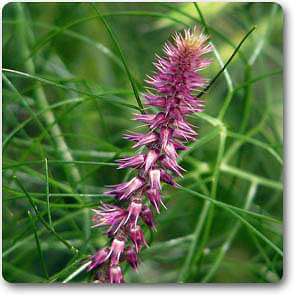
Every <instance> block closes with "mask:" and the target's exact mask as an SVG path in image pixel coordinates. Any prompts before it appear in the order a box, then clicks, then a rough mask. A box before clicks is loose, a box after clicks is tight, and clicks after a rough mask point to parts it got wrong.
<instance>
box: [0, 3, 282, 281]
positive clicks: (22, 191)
mask: <svg viewBox="0 0 300 300" xmlns="http://www.w3.org/2000/svg"><path fill="white" fill-rule="evenodd" d="M96 6H97V7H98V9H99V10H100V11H101V13H102V14H103V16H104V17H105V20H106V21H107V22H108V24H109V26H111V29H112V31H113V32H114V33H115V36H116V37H117V41H118V43H119V46H120V48H121V50H122V52H123V54H124V57H125V61H126V64H127V65H128V68H129V70H130V74H131V75H132V77H133V78H134V82H135V85H136V86H137V89H138V91H139V93H140V96H141V97H142V92H143V89H144V87H143V86H144V79H145V76H146V74H151V72H152V71H153V65H152V61H153V60H154V58H155V54H156V53H157V54H161V53H162V46H163V44H164V43H165V41H166V40H168V39H170V38H171V36H172V34H173V33H174V32H176V31H181V30H183V29H185V28H188V27H193V26H199V27H202V28H203V29H204V28H205V27H204V24H203V19H201V17H200V16H199V12H200V14H202V16H203V17H204V20H205V23H206V24H207V31H208V32H209V35H210V39H211V42H212V43H213V44H214V46H215V49H216V51H215V52H214V53H212V54H211V55H210V57H211V59H212V60H213V62H214V63H213V64H212V66H211V67H210V68H209V69H208V70H207V71H205V75H206V76H207V78H209V79H211V78H213V76H214V75H215V74H216V73H217V72H218V71H219V70H220V69H221V67H222V64H224V62H226V60H227V59H228V58H229V56H230V55H231V53H232V52H233V51H234V49H235V47H236V46H237V44H238V43H239V41H240V40H241V39H242V38H243V36H245V34H246V33H247V32H248V31H249V30H250V29H251V28H252V27H253V26H254V25H256V30H255V31H254V32H253V33H252V34H251V35H250V37H249V38H248V39H247V40H246V42H245V43H244V44H243V46H242V47H241V49H240V50H239V51H238V53H237V55H236V56H235V58H234V59H233V61H232V62H231V63H230V65H229V66H228V68H227V69H226V72H224V73H223V74H222V75H221V76H220V77H219V78H218V80H217V82H216V83H215V84H214V85H213V87H212V88H211V89H210V90H209V92H208V93H206V94H205V96H204V99H205V100H206V102H207V106H206V110H205V113H201V114H198V115H196V116H194V117H192V118H191V120H192V122H193V124H194V125H196V126H197V127H198V131H199V136H200V137H199V141H197V142H196V143H195V144H194V145H191V151H189V152H188V153H186V154H185V155H184V156H183V157H182V161H181V164H182V166H183V167H184V168H185V169H186V170H187V172H186V174H185V176H184V178H183V179H180V180H178V182H179V183H180V184H181V185H182V186H183V187H184V189H182V190H174V189H171V188H168V187H164V190H165V194H166V195H167V196H166V203H167V206H168V210H166V211H163V212H162V213H161V214H160V215H158V216H157V217H156V223H157V227H158V231H157V232H155V233H154V234H153V235H151V234H150V232H147V238H148V240H150V241H151V247H150V248H149V249H146V250H144V251H143V253H142V263H141V267H140V271H139V273H134V272H132V271H131V270H129V269H128V268H127V269H126V270H125V273H126V274H125V279H126V281H127V282H140V283H166V282H223V283H233V282H235V283H236V282H258V283H262V282H277V281H279V280H280V278H281V277H282V272H283V271H282V269H283V264H282V238H283V227H282V217H283V215H282V214H283V202H282V189H283V187H282V176H283V162H282V155H283V149H282V145H283V132H282V131H283V87H282V67H283V66H282V50H283V49H282V48H283V13H282V10H281V8H280V7H279V6H278V5H277V4H272V3H246V2H245V3H198V7H196V6H195V5H194V4H193V3H103V4H99V3H98V4H96ZM197 8H199V11H198V10H197ZM2 22H3V44H2V47H3V67H4V72H3V90H2V94H3V96H2V101H3V166H2V168H3V194H2V196H3V276H4V278H5V279H6V280H7V281H9V282H63V281H65V282H68V281H73V282H89V281H91V274H88V273H86V272H84V271H83V268H84V266H82V265H83V264H84V262H85V261H86V259H87V257H88V255H89V254H91V253H92V252H93V251H94V250H95V249H97V248H99V247H102V246H103V245H105V243H106V242H107V241H106V238H105V237H104V235H103V234H102V233H101V230H100V229H91V228H90V225H91V224H90V217H91V213H90V208H91V207H96V206H97V205H98V204H99V202H100V201H109V199H107V198H105V197H103V196H102V195H101V193H102V191H103V187H104V186H105V185H107V184H114V183H118V182H120V181H122V180H124V178H125V177H126V176H128V175H129V174H127V173H126V171H117V170H116V168H115V165H114V161H115V159H116V158H118V157H120V156H123V155H125V154H126V153H130V152H132V150H131V148H130V144H129V143H128V142H127V141H125V140H123V139H122V134H123V133H124V132H126V131H127V130H131V129H133V128H134V127H136V124H135V123H134V122H133V121H132V120H131V118H132V113H133V112H135V111H136V109H137V103H136V99H135V97H134V93H133V91H132V88H131V85H130V81H129V79H128V76H127V74H126V72H125V70H124V66H123V64H122V61H121V59H120V56H119V52H118V49H117V48H116V45H115V44H114V43H113V41H112V40H111V38H110V36H109V35H108V33H107V31H106V29H105V27H104V26H103V25H102V23H101V22H100V20H99V17H98V16H97V14H96V13H95V10H94V9H93V7H92V5H90V4H88V3H84V4H83V3H23V4H21V3H9V4H7V5H6V6H5V7H4V9H3V19H2ZM72 161H73V162H72Z"/></svg>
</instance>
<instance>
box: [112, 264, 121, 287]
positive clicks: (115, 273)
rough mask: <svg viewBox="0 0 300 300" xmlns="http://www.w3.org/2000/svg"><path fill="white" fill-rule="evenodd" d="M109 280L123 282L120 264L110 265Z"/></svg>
mask: <svg viewBox="0 0 300 300" xmlns="http://www.w3.org/2000/svg"><path fill="white" fill-rule="evenodd" d="M109 281H110V283H111V284H113V283H118V284H119V283H123V282H124V278H123V274H122V270H121V268H120V266H110V267H109Z"/></svg>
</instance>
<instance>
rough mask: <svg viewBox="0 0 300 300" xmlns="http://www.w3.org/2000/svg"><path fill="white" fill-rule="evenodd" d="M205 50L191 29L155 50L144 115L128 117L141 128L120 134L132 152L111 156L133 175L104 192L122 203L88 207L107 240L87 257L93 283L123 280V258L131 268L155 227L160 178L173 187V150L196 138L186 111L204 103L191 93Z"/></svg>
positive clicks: (202, 82) (199, 82)
mask: <svg viewBox="0 0 300 300" xmlns="http://www.w3.org/2000/svg"><path fill="white" fill-rule="evenodd" d="M209 51H211V46H210V45H209V44H208V43H207V37H206V36H205V35H204V34H202V33H199V32H197V30H196V29H195V30H185V31H184V33H183V34H179V33H175V35H174V37H173V42H167V43H166V44H165V46H164V47H163V52H164V57H159V56H157V55H156V61H155V62H154V66H155V72H154V74H152V75H151V76H147V80H146V82H147V83H148V84H149V85H150V87H149V89H148V90H147V89H146V93H145V94H144V99H145V105H147V106H148V108H147V109H145V114H135V115H134V118H133V120H134V121H138V122H141V123H142V124H143V125H142V126H140V127H143V128H145V127H147V131H146V132H144V133H140V132H130V133H128V134H125V135H124V138H125V139H127V140H129V141H132V142H134V144H133V146H132V148H133V149H138V153H136V154H135V155H133V156H131V157H125V158H121V159H119V160H118V161H117V162H118V164H119V166H118V169H126V168H132V169H134V171H135V172H136V175H135V177H133V178H132V179H130V180H129V181H128V182H124V183H120V184H117V185H112V186H109V187H108V190H107V191H106V192H105V195H107V196H112V197H114V198H116V199H118V200H122V203H121V202H120V201H119V202H118V206H117V205H111V204H102V205H101V206H100V208H98V209H94V210H93V211H94V213H95V214H94V216H93V219H92V220H93V223H94V225H93V227H97V228H98V227H106V228H107V231H106V234H107V235H108V237H109V238H110V239H111V246H110V247H105V248H103V249H101V250H98V251H97V252H96V253H95V254H94V255H93V256H91V258H90V263H89V264H88V267H87V269H88V271H90V270H94V269H97V268H99V270H98V273H101V276H100V277H101V280H100V279H99V280H98V282H107V283H111V284H115V283H116V284H119V283H122V282H124V276H123V273H122V269H121V264H123V263H128V264H129V265H130V266H131V267H132V268H133V269H134V270H137V268H138V265H139V258H138V255H139V253H140V251H141V250H142V248H143V247H144V246H147V247H148V244H147V241H146V238H145V234H144V231H143V228H144V227H145V228H146V226H147V227H148V228H149V229H150V230H153V231H156V227H155V223H154V214H153V212H152V209H151V208H150V207H149V206H153V208H154V209H153V211H156V212H157V213H160V208H161V206H163V207H164V208H166V206H165V204H164V203H163V201H162V192H163V191H162V188H163V185H162V183H166V184H169V185H170V186H172V187H175V188H176V187H179V184H178V183H176V182H175V180H174V177H175V176H181V177H182V176H183V175H182V173H183V172H184V171H185V170H184V169H183V168H182V167H181V166H180V165H179V164H178V161H177V160H178V156H179V154H178V152H179V151H187V150H188V149H189V148H188V147H187V146H186V145H185V144H186V143H188V142H191V141H194V140H196V138H197V131H196V130H195V126H193V125H192V124H190V123H189V122H188V120H187V116H188V115H190V114H193V113H196V112H201V111H203V108H204V102H203V101H202V100H200V99H198V98H197V97H196V96H195V95H196V94H197V92H199V89H203V88H204V87H205V86H206V84H207V80H206V79H205V78H203V77H202V76H201V75H199V74H198V71H199V70H202V69H204V68H206V67H207V66H208V65H209V64H210V61H209V60H208V59H206V58H204V57H203V55H204V54H206V53H208V52H209ZM151 108H154V109H153V111H152V112H151ZM147 202H148V203H147ZM149 204H150V205H149ZM148 205H149V206H148Z"/></svg>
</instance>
